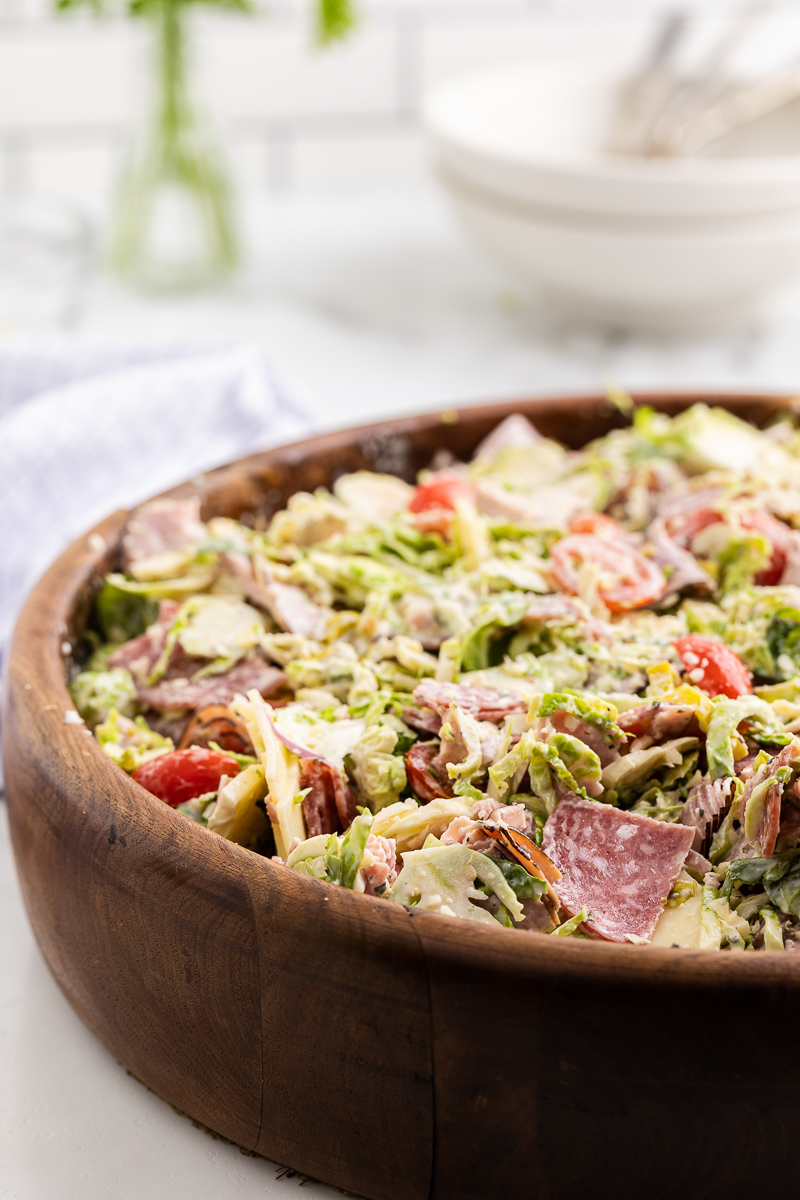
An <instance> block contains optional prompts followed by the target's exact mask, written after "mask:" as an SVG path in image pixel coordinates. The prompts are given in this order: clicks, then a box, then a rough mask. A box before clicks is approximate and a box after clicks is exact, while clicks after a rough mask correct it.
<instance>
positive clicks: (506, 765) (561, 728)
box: [70, 405, 800, 951]
mask: <svg viewBox="0 0 800 1200" xmlns="http://www.w3.org/2000/svg"><path fill="white" fill-rule="evenodd" d="M119 566H120V569H119V570H118V571H116V572H114V573H112V574H110V575H108V576H107V578H106V579H105V581H104V583H103V585H102V588H101V590H100V591H99V594H98V596H97V600H96V605H95V617H94V620H93V626H94V629H93V631H90V633H89V637H90V639H91V640H92V647H91V653H90V655H89V656H88V658H87V660H86V662H85V665H84V667H83V669H82V670H80V671H78V673H77V674H75V675H74V677H73V678H72V680H71V683H70V690H71V694H72V697H73V700H74V703H75V706H76V708H77V710H78V713H79V714H80V717H81V718H82V719H83V720H84V721H85V722H86V724H87V725H88V726H89V727H90V728H91V729H92V730H93V732H94V735H95V736H96V738H97V740H98V741H99V743H100V745H101V746H102V748H103V750H104V751H105V753H106V754H107V755H108V756H109V757H110V758H111V759H112V760H113V761H114V762H115V763H116V764H118V766H119V767H120V768H121V769H122V770H124V771H127V772H128V773H130V774H131V775H132V776H133V778H134V779H135V780H136V781H137V783H139V784H141V785H142V787H144V788H146V789H147V790H148V791H149V792H151V793H152V795H153V796H155V797H158V798H159V800H161V801H163V802H164V803H166V804H168V805H171V806H172V807H173V808H174V809H176V810H177V812H179V813H181V814H183V816H184V817H185V818H187V819H189V820H192V821H195V822H198V823H199V824H200V825H203V826H205V827H207V828H208V829H209V830H212V831H213V832H215V833H217V834H219V835H220V836H221V837H224V838H228V839H230V840H231V841H234V842H237V843H239V844H240V845H241V846H244V847H247V848H249V849H250V850H253V851H255V852H256V853H258V854H261V855H265V856H267V857H269V858H271V859H273V860H275V861H277V862H279V863H281V864H283V869H287V870H292V871H298V872H301V873H304V874H306V875H310V876H312V877H313V878H314V879H317V880H321V881H323V882H326V883H328V884H331V885H334V886H338V887H343V888H348V889H351V890H353V891H355V892H363V893H365V894H367V895H370V896H373V897H379V898H380V899H381V901H382V902H385V903H395V904H403V905H406V906H407V907H408V908H410V909H411V910H412V912H413V911H416V910H425V911H429V912H438V913H442V914H445V915H448V916H451V917H458V918H461V919H463V920H467V921H477V922H480V923H482V924H484V925H488V926H492V927H496V926H497V925H504V926H507V927H509V928H512V929H515V930H518V931H524V932H526V933H531V932H532V933H539V934H545V935H553V936H557V937H572V938H595V939H602V940H605V941H611V942H628V943H634V944H635V945H647V944H652V945H663V946H690V947H701V948H706V949H715V950H730V951H733V950H742V951H761V950H767V951H778V950H780V951H796V950H800V737H798V736H797V735H798V733H800V433H799V432H798V431H797V430H796V429H795V427H794V425H793V423H792V422H791V421H790V420H789V419H781V420H777V421H776V422H775V423H774V424H773V425H771V426H770V427H769V428H768V429H766V430H764V431H759V430H757V429H755V428H753V427H751V426H750V425H748V424H746V423H744V422H742V421H741V420H739V419H738V418H736V417H734V416H732V415H731V414H729V413H727V412H726V411H724V410H722V409H712V408H708V407H705V406H703V405H696V406H695V407H693V408H690V409H688V410H687V411H685V412H683V413H681V414H680V415H679V416H677V417H675V418H674V419H671V418H669V417H667V416H665V415H663V414H660V413H657V412H654V411H652V410H650V409H648V408H643V407H640V408H637V409H636V410H635V411H634V410H631V421H630V424H629V425H628V426H627V427H626V428H623V429H619V430H615V431H613V432H611V433H609V434H608V435H607V436H605V437H603V438H601V439H599V440H597V441H595V442H593V443H591V444H589V445H587V446H586V447H584V448H583V449H582V450H580V451H571V450H568V449H566V448H565V447H563V446H561V445H559V444H557V443H556V442H554V441H551V440H548V439H546V438H544V437H542V436H540V435H539V434H538V433H537V431H536V430H535V428H534V427H533V426H532V425H531V424H530V423H529V422H528V421H527V420H526V419H525V418H524V417H522V416H521V415H515V416H512V417H510V418H508V419H507V420H506V421H504V422H503V423H502V424H500V425H499V426H498V427H497V428H496V429H495V430H494V431H493V433H491V434H490V435H489V437H488V438H486V440H485V441H484V442H483V443H482V444H481V445H480V446H479V447H478V449H477V451H476V452H475V455H474V458H473V459H472V461H471V462H470V463H468V464H467V463H462V462H459V461H456V460H454V459H453V458H452V456H450V455H448V454H446V453H440V455H439V456H438V458H437V460H436V461H435V463H434V464H433V465H432V467H431V469H430V470H427V471H423V472H422V473H421V475H420V477H419V480H418V482H417V484H416V486H412V485H411V484H409V483H407V482H404V481H403V480H402V479H399V478H396V477H394V476H391V475H382V474H376V473H372V472H368V471H358V472H356V473H354V474H349V475H342V476H341V477H340V478H338V479H337V480H336V482H335V483H334V484H333V486H332V488H331V490H330V491H328V490H324V489H321V490H319V491H317V492H315V493H314V494H313V495H311V494H308V493H303V492H299V493H297V494H296V495H294V496H292V497H291V499H290V500H289V503H288V505H287V507H286V508H285V509H283V510H282V511H280V512H277V513H275V515H274V516H272V517H271V519H270V520H269V521H267V522H263V523H262V524H261V525H258V524H256V527H251V526H249V525H246V524H243V523H241V522H238V521H234V520H231V519H228V518H222V517H217V518H213V519H211V520H209V521H203V520H201V517H200V507H199V501H198V500H197V499H182V500H174V499H173V500H170V499H165V500H156V501H152V502H151V503H148V504H145V505H144V506H142V507H141V508H140V509H138V510H137V511H136V512H135V513H134V514H133V515H132V516H131V518H130V519H129V521H128V525H127V527H126V530H125V533H124V536H123V538H122V544H121V558H120V563H119Z"/></svg>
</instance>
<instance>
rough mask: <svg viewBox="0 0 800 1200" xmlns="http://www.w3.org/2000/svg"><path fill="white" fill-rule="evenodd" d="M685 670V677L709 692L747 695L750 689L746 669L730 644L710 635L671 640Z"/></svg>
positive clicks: (751, 687) (714, 694)
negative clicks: (727, 644)
mask: <svg viewBox="0 0 800 1200" xmlns="http://www.w3.org/2000/svg"><path fill="white" fill-rule="evenodd" d="M672 644H673V646H674V647H675V649H676V650H677V652H678V657H679V658H680V660H681V662H682V663H683V665H684V668H685V670H686V677H687V679H688V680H689V682H690V683H694V684H695V685H696V686H697V687H699V688H700V690H701V691H703V692H706V693H707V695H709V696H728V697H730V699H731V700H735V699H736V697H737V696H745V695H749V694H750V693H751V692H752V690H753V685H752V683H751V682H750V672H749V671H748V669H747V667H746V666H745V665H744V663H743V662H742V660H741V659H740V658H739V656H738V654H734V652H733V650H731V648H730V646H726V645H725V643H724V642H717V641H715V640H714V638H707V637H700V636H699V635H698V634H694V633H692V634H689V635H688V636H687V637H680V638H676V639H675V641H674V642H673V643H672Z"/></svg>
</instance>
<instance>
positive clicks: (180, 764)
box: [133, 746, 239, 808]
mask: <svg viewBox="0 0 800 1200" xmlns="http://www.w3.org/2000/svg"><path fill="white" fill-rule="evenodd" d="M238 774H239V764H238V763H237V761H236V759H235V758H229V757H228V755H227V754H219V753H218V751H216V750H207V749H206V748H205V747H204V746H188V747H187V748H186V749H185V750H173V751H171V752H170V753H169V754H161V755H159V757H158V758H151V759H150V760H149V762H146V763H142V765H141V767H138V768H137V770H135V771H134V773H133V778H134V779H135V780H136V782H137V783H140V784H141V785H142V787H143V788H147V790H148V792H152V793H153V795H154V796H158V798H159V800H163V801H164V802H165V803H166V804H169V806H170V808H175V807H176V806H177V805H178V804H183V803H184V801H186V800H193V799H194V797H195V796H202V795H204V794H205V793H206V792H214V791H216V790H217V788H218V787H219V781H220V779H221V778H222V776H223V775H238Z"/></svg>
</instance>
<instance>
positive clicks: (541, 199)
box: [425, 63, 800, 326]
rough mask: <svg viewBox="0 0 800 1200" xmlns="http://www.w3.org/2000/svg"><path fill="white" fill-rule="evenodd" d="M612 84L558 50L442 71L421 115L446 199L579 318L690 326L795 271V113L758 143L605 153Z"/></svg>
mask: <svg viewBox="0 0 800 1200" xmlns="http://www.w3.org/2000/svg"><path fill="white" fill-rule="evenodd" d="M620 86H621V81H620V79H619V77H617V76H614V75H613V74H611V73H609V72H608V71H604V70H601V69H597V68H590V67H586V66H585V65H582V64H577V65H576V64H569V65H564V64H559V63H555V64H548V65H543V64H541V63H533V64H515V65H513V66H507V67H504V68H502V69H497V70H493V71H490V72H485V73H482V74H479V75H474V76H471V77H469V78H465V79H457V80H454V81H449V82H448V83H446V84H444V85H442V86H441V87H440V88H439V89H437V91H435V92H434V93H433V95H432V96H431V97H430V98H429V100H428V102H427V104H426V107H425V126H426V129H427V132H428V135H429V140H430V143H431V147H432V150H433V157H434V165H435V169H436V172H437V175H438V177H439V178H440V180H441V182H442V183H443V185H444V187H445V189H446V191H447V192H448V194H449V195H450V197H451V199H452V200H453V202H454V204H455V207H456V210H457V212H458V213H459V215H460V216H461V217H462V218H463V220H464V221H465V223H466V224H467V226H468V228H469V229H470V230H471V231H472V232H473V234H475V236H476V237H477V238H478V240H480V241H481V242H482V243H483V244H484V245H485V246H487V247H488V248H489V249H490V250H491V251H493V252H494V253H495V255H496V256H499V257H500V258H502V259H503V260H504V261H505V262H506V263H509V264H510V265H511V266H512V267H514V268H515V269H516V270H517V272H518V273H521V274H523V275H524V276H526V277H528V278H530V279H533V280H535V281H536V282H537V283H539V284H541V285H543V286H545V287H546V288H547V289H548V290H549V291H550V292H551V293H552V294H554V295H555V296H556V297H558V298H559V299H560V300H561V301H563V302H565V303H566V304H568V305H569V306H570V307H571V308H573V309H576V308H577V309H579V310H580V311H581V312H583V313H584V314H585V315H588V316H591V317H593V318H597V319H600V320H604V321H611V322H616V323H619V322H622V323H624V324H628V325H632V326H681V325H689V326H696V325H697V324H698V323H701V324H709V323H711V324H718V323H723V322H725V321H726V320H730V319H731V318H733V317H734V316H740V315H742V314H744V313H746V312H748V311H751V310H752V309H753V308H754V307H756V306H758V305H759V304H760V303H761V302H762V301H763V300H764V299H765V298H767V297H768V296H770V295H771V294H772V293H773V292H774V291H775V290H776V289H778V288H779V287H781V286H782V285H783V284H785V283H787V282H788V281H789V280H790V279H791V278H792V277H793V276H794V275H796V274H798V273H800V120H799V119H798V118H797V112H796V111H795V112H789V111H787V112H786V113H785V114H783V115H782V117H781V119H780V120H779V121H778V123H777V125H776V123H775V122H774V121H773V123H772V127H771V129H770V131H769V133H770V140H769V141H765V142H764V143H763V148H764V149H765V151H769V152H768V153H767V152H765V153H763V154H762V155H761V156H760V157H759V156H757V155H756V154H754V153H753V150H752V148H751V149H750V150H749V152H748V155H747V157H734V156H731V157H720V156H719V151H717V154H716V156H715V157H711V156H708V157H703V158H701V157H697V158H692V159H685V160H648V159H637V158H632V157H614V156H611V155H609V154H607V153H605V152H604V149H603V142H604V139H605V137H606V134H607V130H608V128H609V122H610V116H611V111H612V106H613V104H614V103H615V100H616V96H617V94H618V90H619V87H620ZM749 140H750V145H751V147H752V144H753V141H754V137H753V134H752V133H751V134H750V135H749ZM741 142H742V138H741V135H740V143H741ZM743 144H744V145H745V146H747V144H748V138H744V139H743ZM755 145H756V148H758V145H759V143H758V141H757V138H756V139H755ZM731 147H733V148H735V142H734V141H733V139H732V140H731V142H730V143H729V149H730V148H731ZM776 148H777V149H783V150H784V151H785V152H784V153H778V152H777V150H776Z"/></svg>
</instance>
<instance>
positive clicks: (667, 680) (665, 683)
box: [647, 662, 678, 700]
mask: <svg viewBox="0 0 800 1200" xmlns="http://www.w3.org/2000/svg"><path fill="white" fill-rule="evenodd" d="M647 678H648V679H649V680H650V684H649V686H648V688H647V695H648V696H649V697H650V699H651V700H661V699H663V697H664V694H665V693H666V692H670V691H672V690H673V689H674V687H675V685H676V684H677V682H678V677H677V676H676V674H675V671H674V670H673V668H672V664H671V663H668V662H662V663H656V665H655V666H654V667H648V668H647Z"/></svg>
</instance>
